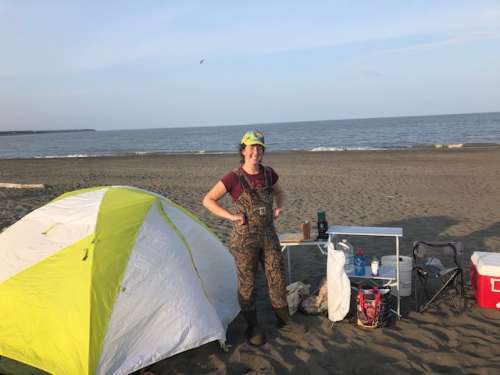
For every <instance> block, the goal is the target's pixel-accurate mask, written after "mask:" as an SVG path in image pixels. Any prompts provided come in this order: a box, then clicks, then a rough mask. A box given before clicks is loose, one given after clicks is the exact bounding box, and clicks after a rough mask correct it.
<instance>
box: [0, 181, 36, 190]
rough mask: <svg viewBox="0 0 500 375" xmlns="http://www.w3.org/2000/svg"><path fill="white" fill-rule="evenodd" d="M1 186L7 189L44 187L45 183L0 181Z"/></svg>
mask: <svg viewBox="0 0 500 375" xmlns="http://www.w3.org/2000/svg"><path fill="white" fill-rule="evenodd" d="M0 188H7V189H44V188H45V185H44V184H13V183H10V182H0Z"/></svg>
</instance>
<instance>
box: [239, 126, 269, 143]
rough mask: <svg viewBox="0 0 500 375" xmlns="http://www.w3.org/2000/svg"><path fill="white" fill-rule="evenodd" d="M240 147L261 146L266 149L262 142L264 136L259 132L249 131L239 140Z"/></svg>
mask: <svg viewBox="0 0 500 375" xmlns="http://www.w3.org/2000/svg"><path fill="white" fill-rule="evenodd" d="M240 143H241V144H242V145H245V146H252V145H261V146H262V147H266V144H265V142H264V134H263V133H262V132H261V131H259V130H249V131H247V132H246V133H245V134H244V135H243V138H241V142H240Z"/></svg>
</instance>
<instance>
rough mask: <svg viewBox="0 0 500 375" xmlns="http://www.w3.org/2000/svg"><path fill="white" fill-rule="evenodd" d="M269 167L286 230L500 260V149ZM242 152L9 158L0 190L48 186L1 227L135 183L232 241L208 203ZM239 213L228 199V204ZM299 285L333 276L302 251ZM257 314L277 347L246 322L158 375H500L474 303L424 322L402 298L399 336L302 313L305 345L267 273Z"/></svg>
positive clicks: (441, 310) (21, 193)
mask: <svg viewBox="0 0 500 375" xmlns="http://www.w3.org/2000/svg"><path fill="white" fill-rule="evenodd" d="M264 162H265V164H269V165H271V166H272V167H273V168H274V169H275V170H276V171H277V172H278V174H279V175H280V182H281V185H282V186H283V188H284V189H285V191H286V193H287V203H286V206H285V210H284V211H283V215H282V217H281V218H280V220H279V221H278V223H277V228H278V231H279V232H281V233H284V232H295V231H298V227H299V224H300V222H302V221H304V220H310V221H312V223H313V227H314V226H315V224H316V221H315V219H316V212H317V211H318V210H320V209H321V210H324V211H326V214H327V220H328V222H329V223H330V224H337V225H369V226H397V227H402V228H403V230H404V237H403V240H402V243H401V253H402V254H405V255H409V253H410V248H411V243H412V242H413V241H415V240H454V241H462V242H463V243H464V245H465V249H466V250H465V256H464V260H465V262H464V266H465V268H466V269H468V266H469V263H470V261H469V259H470V255H471V253H472V252H473V251H477V250H482V251H493V252H500V215H499V212H500V199H499V192H500V167H499V166H500V150H499V149H498V148H492V149H457V150H447V149H444V150H442V149H441V150H411V151H359V152H358V151H348V152H319V153H309V152H293V153H274V154H273V153H270V154H268V155H266V157H265V161H264ZM237 165H238V158H237V156H236V155H177V156H160V155H149V156H134V157H113V158H74V159H26V160H0V182H4V183H18V184H44V185H45V186H46V187H45V188H44V189H5V188H2V189H0V198H1V199H0V230H1V228H5V227H7V226H9V225H11V224H13V223H14V222H15V221H17V220H18V219H19V218H21V217H22V216H24V215H25V214H27V213H28V212H30V211H31V210H33V209H36V208H37V207H40V206H41V205H43V204H45V203H47V202H48V201H50V200H51V199H53V198H54V197H56V196H58V195H59V194H61V193H63V192H66V191H70V190H75V189H79V188H83V187H90V186H98V185H133V186H137V187H141V188H145V189H148V190H152V191H155V192H158V193H161V194H162V195H165V196H167V197H168V198H170V199H172V200H174V201H175V202H176V203H179V204H181V205H182V206H184V207H186V208H187V209H189V210H191V211H193V212H194V213H195V214H196V215H198V216H199V217H200V218H201V219H202V220H203V221H204V222H205V223H207V225H208V226H209V227H210V228H212V229H213V231H214V232H215V233H216V234H217V235H218V236H219V237H220V238H221V239H222V240H223V241H227V239H228V236H229V233H230V229H231V228H230V224H229V223H227V222H226V221H224V220H222V219H219V218H216V217H214V216H212V215H211V214H209V213H208V212H207V211H206V210H205V209H204V208H203V207H202V205H201V200H202V198H203V196H204V194H205V193H206V192H207V191H208V190H209V189H210V187H211V186H212V185H213V184H214V183H215V182H216V181H217V180H218V179H219V178H220V177H221V176H222V175H223V174H224V173H226V172H227V171H228V170H229V169H230V168H233V167H236V166H237ZM224 204H225V205H227V206H230V205H231V202H230V200H229V199H227V200H225V201H224ZM352 242H353V243H354V244H355V245H356V246H361V247H363V248H364V249H365V253H366V255H367V257H371V256H377V257H380V256H382V255H387V254H391V253H392V252H393V249H394V243H393V241H391V240H388V239H376V240H374V239H359V238H358V239H356V238H352ZM293 251H294V252H293V257H292V260H293V262H292V269H293V279H294V281H296V280H300V281H303V282H306V283H311V284H313V286H314V285H316V284H317V283H318V282H319V280H320V279H321V277H323V276H324V275H325V273H326V258H325V256H323V255H322V254H320V253H319V252H317V251H314V250H311V249H308V248H305V247H301V248H294V249H293ZM257 295H258V309H259V313H260V320H261V322H262V324H263V326H264V329H265V330H266V332H267V335H268V339H269V342H268V343H267V344H266V345H265V346H263V347H261V348H252V347H250V346H249V345H248V344H246V343H245V339H244V335H243V331H244V323H243V321H242V319H241V317H238V318H237V319H236V320H235V321H234V322H233V323H232V324H231V326H230V327H229V330H228V341H229V343H230V344H232V348H231V350H230V351H229V352H228V353H224V352H222V351H221V350H220V349H219V347H218V345H217V344H216V343H210V344H207V345H204V346H202V347H200V348H197V349H194V350H191V351H189V352H185V353H182V354H180V355H177V356H175V357H173V358H169V359H166V360H164V361H161V362H159V363H157V364H156V365H154V366H153V370H154V371H155V372H156V373H157V374H176V373H179V374H180V373H189V374H192V373H221V374H223V373H230V374H251V373H253V374H275V373H276V374H282V373H296V374H308V373H311V374H331V373H335V374H358V373H359V374H361V373H371V374H379V373H409V374H429V373H453V374H461V373H465V374H497V373H498V371H499V369H500V311H494V310H484V309H480V308H478V307H477V306H476V304H475V302H474V300H473V299H467V300H466V308H465V312H464V313H462V314H456V313H455V312H454V311H452V310H453V309H452V308H451V305H450V304H449V303H448V302H443V303H442V304H440V305H439V306H438V307H437V308H433V309H432V310H430V311H429V312H427V313H423V314H422V313H416V312H415V311H414V310H413V302H412V301H411V299H410V298H404V299H403V319H402V320H400V321H398V322H396V324H395V325H394V326H392V327H390V328H383V329H377V330H373V331H371V330H363V329H360V328H358V327H356V326H355V325H352V324H350V323H349V322H341V323H337V324H335V325H334V326H333V327H331V324H330V322H329V321H328V320H327V319H326V318H324V317H322V316H305V315H301V314H298V315H296V319H297V320H298V321H300V322H301V323H303V324H305V325H307V326H308V328H309V332H308V333H306V334H305V335H304V336H302V337H291V336H284V335H281V334H279V333H278V332H277V329H276V327H275V319H274V317H273V314H272V311H271V309H270V305H269V300H268V297H267V294H266V289H265V281H264V278H263V277H262V272H261V273H260V277H259V279H258V289H257Z"/></svg>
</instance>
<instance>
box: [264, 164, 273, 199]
mask: <svg viewBox="0 0 500 375" xmlns="http://www.w3.org/2000/svg"><path fill="white" fill-rule="evenodd" d="M263 168H264V178H265V185H266V191H267V192H268V193H270V192H272V191H273V178H272V176H271V168H268V167H264V166H263Z"/></svg>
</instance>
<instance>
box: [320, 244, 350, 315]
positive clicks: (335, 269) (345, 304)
mask: <svg viewBox="0 0 500 375" xmlns="http://www.w3.org/2000/svg"><path fill="white" fill-rule="evenodd" d="M327 249H328V261H327V268H326V279H327V293H328V319H330V320H331V321H332V322H338V321H339V320H342V319H344V318H345V316H346V315H347V313H348V312H349V307H350V302H351V282H350V281H349V278H348V277H347V274H346V273H345V271H344V263H345V254H344V252H343V251H339V250H335V247H334V245H333V243H332V242H330V240H328V243H327Z"/></svg>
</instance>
